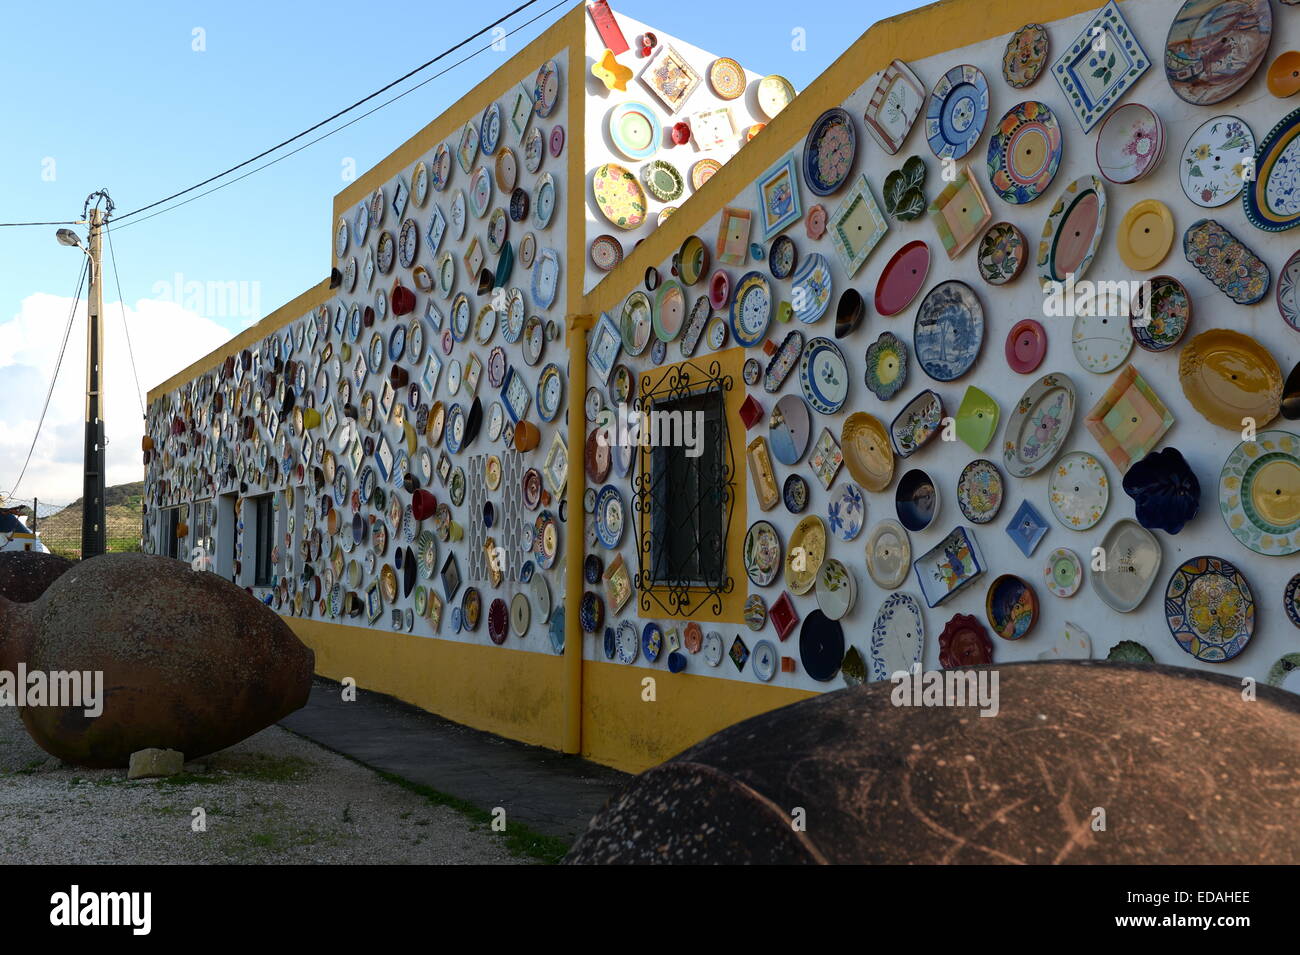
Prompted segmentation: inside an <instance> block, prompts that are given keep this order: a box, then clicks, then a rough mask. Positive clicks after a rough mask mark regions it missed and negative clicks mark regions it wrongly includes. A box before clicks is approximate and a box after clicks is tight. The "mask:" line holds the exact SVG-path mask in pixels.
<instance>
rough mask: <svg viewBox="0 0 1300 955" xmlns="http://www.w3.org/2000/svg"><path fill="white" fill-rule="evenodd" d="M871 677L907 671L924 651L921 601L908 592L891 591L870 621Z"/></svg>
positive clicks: (889, 675)
mask: <svg viewBox="0 0 1300 955" xmlns="http://www.w3.org/2000/svg"><path fill="white" fill-rule="evenodd" d="M870 651H871V679H872V680H873V681H880V680H888V679H889V678H890V677H892V676H893V675H894V674H895V673H900V672H909V671H910V670H911V669H912V667H913V666H914V665H915V664H918V663H920V662H921V657H922V655H923V653H924V652H925V622H924V620H923V619H922V617H921V605H920V604H919V603H917V601H916V598H915V597H913V596H912V595H911V594H890V595H889V596H888V597H886V598H885V600H884V602H883V603H882V604H881V605H880V609H879V610H878V611H877V612H876V619H875V622H874V623H873V624H872V625H871V643H870Z"/></svg>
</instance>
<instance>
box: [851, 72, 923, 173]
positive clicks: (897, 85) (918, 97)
mask: <svg viewBox="0 0 1300 955" xmlns="http://www.w3.org/2000/svg"><path fill="white" fill-rule="evenodd" d="M923 105H925V88H924V87H923V86H921V81H920V80H918V79H917V78H916V74H915V73H913V72H912V69H911V67H909V66H908V65H907V64H906V63H904V62H903V61H902V60H894V61H893V62H892V63H890V64H889V66H887V67H886V68H885V71H884V72H883V73H882V74H881V76H880V79H879V81H878V82H877V83H876V88H875V89H874V90H873V91H872V93H871V100H870V102H868V104H867V110H866V114H865V117H864V118H865V120H866V124H867V132H868V133H870V134H871V138H872V139H874V140H875V141H876V142H877V143H878V144H879V146H880V148H881V149H883V150H884V151H885V152H887V153H889V154H890V155H891V156H892V155H894V154H895V153H897V152H898V150H899V149H900V148H901V147H902V145H903V140H905V139H907V134H908V133H909V132H911V130H912V124H913V123H915V122H916V117H917V116H919V115H920V113H921V107H922V106H923Z"/></svg>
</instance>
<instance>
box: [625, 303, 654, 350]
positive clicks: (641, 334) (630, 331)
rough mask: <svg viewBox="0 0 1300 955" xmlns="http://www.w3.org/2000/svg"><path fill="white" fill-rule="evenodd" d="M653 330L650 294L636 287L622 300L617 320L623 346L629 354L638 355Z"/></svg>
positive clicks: (647, 342)
mask: <svg viewBox="0 0 1300 955" xmlns="http://www.w3.org/2000/svg"><path fill="white" fill-rule="evenodd" d="M653 331H654V306H653V305H652V304H651V302H650V296H649V295H647V294H646V293H645V292H643V291H641V290H640V289H637V290H636V291H635V292H633V293H632V294H631V295H629V296H628V297H627V300H626V301H624V302H623V311H622V313H621V315H620V322H619V332H620V334H621V337H622V339H623V348H624V349H626V351H627V353H628V354H629V355H633V356H635V355H640V354H641V353H642V352H643V351H645V349H646V346H647V345H649V344H650V336H651V334H652V333H653Z"/></svg>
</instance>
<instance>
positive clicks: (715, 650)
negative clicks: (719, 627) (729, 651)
mask: <svg viewBox="0 0 1300 955" xmlns="http://www.w3.org/2000/svg"><path fill="white" fill-rule="evenodd" d="M725 652H726V650H725V647H723V645H722V634H720V633H718V631H716V630H710V631H709V632H708V633H706V634H705V635H704V647H703V648H702V649H701V650H700V656H702V657H704V662H705V663H707V664H708V665H709V666H711V667H715V666H717V665H718V664H719V663H721V662H722V657H723V654H724V653H725Z"/></svg>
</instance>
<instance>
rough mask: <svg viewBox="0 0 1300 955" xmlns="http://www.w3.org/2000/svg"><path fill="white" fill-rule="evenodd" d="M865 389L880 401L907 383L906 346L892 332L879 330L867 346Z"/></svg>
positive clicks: (892, 394)
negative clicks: (876, 336)
mask: <svg viewBox="0 0 1300 955" xmlns="http://www.w3.org/2000/svg"><path fill="white" fill-rule="evenodd" d="M866 365H867V370H866V372H865V373H864V379H865V380H866V384H867V389H868V390H869V391H870V392H871V393H872V394H873V395H875V396H876V397H877V398H879V399H880V400H881V401H888V400H889V399H890V398H892V397H894V395H896V394H898V392H899V391H900V390H901V389H902V387H903V385H904V384H906V383H907V365H908V360H907V346H906V345H905V344H903V341H902V339H900V338H899V337H898V336H897V335H895V334H894V333H893V332H881V333H880V337H879V338H877V339H876V340H875V341H874V342H872V343H871V344H870V345H868V346H867V355H866Z"/></svg>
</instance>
